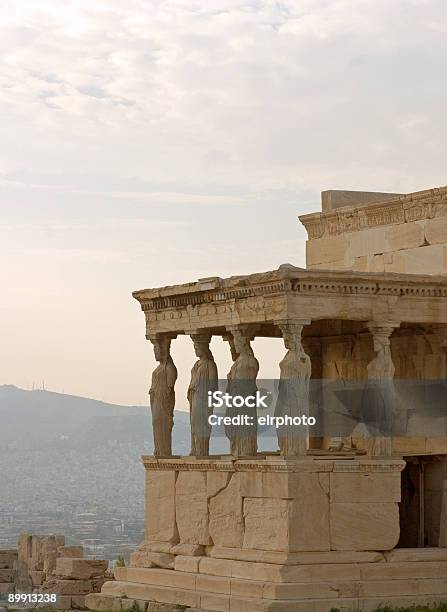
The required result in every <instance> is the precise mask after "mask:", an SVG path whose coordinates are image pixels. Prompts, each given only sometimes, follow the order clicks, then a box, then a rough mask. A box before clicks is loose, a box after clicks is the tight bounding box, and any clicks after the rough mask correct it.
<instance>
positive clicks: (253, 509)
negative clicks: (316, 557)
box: [243, 497, 292, 551]
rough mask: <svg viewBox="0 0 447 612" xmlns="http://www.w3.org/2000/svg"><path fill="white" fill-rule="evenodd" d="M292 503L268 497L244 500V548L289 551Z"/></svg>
mask: <svg viewBox="0 0 447 612" xmlns="http://www.w3.org/2000/svg"><path fill="white" fill-rule="evenodd" d="M291 503H292V502H291V501H290V500H288V499H273V498H268V497H246V498H245V499H244V524H245V533H244V542H243V547H244V548H259V549H260V550H284V551H286V550H289V547H290V540H289V524H290V515H291Z"/></svg>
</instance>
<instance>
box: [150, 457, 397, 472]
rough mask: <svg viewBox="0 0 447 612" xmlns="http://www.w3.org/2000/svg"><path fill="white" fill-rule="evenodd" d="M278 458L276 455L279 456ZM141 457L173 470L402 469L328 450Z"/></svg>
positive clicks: (391, 463)
mask: <svg viewBox="0 0 447 612" xmlns="http://www.w3.org/2000/svg"><path fill="white" fill-rule="evenodd" d="M278 459H279V458H278ZM142 461H143V464H144V467H145V468H146V470H150V471H152V470H154V471H176V472H197V471H198V472H282V473H295V472H299V473H303V472H354V473H357V472H361V473H365V472H385V473H386V472H401V471H402V470H403V468H404V467H405V461H402V459H400V458H398V457H396V458H395V459H389V460H388V459H380V458H379V459H377V460H371V459H368V460H367V461H362V460H357V459H352V458H348V457H347V458H346V459H342V460H340V459H335V458H334V459H333V458H331V457H330V455H329V454H328V455H327V456H324V457H321V458H320V459H317V458H311V457H307V459H306V458H305V459H304V460H303V459H299V460H293V459H292V460H290V459H287V460H283V461H281V460H278V461H275V460H273V461H270V460H268V459H261V458H259V459H256V458H253V459H243V460H232V459H231V458H229V459H227V458H224V457H221V458H220V457H214V458H212V457H210V458H209V459H203V460H201V459H195V460H191V459H190V458H182V457H178V458H172V459H157V458H155V457H153V456H152V455H145V456H143V457H142Z"/></svg>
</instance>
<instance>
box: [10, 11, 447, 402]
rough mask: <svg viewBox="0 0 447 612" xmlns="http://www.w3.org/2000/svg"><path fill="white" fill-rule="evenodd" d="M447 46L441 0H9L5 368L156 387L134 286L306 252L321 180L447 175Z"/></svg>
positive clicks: (135, 389) (422, 183)
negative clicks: (307, 217)
mask: <svg viewBox="0 0 447 612" xmlns="http://www.w3.org/2000/svg"><path fill="white" fill-rule="evenodd" d="M446 58H447V2H446V1H445V0H332V1H331V0H300V1H299V2H298V1H297V0H284V1H273V0H72V1H67V2H60V1H59V0H39V2H30V1H29V0H0V283H1V301H0V384H15V385H18V386H21V387H24V388H32V387H33V386H38V387H39V386H42V384H45V386H46V388H47V389H50V390H54V391H59V392H64V393H71V394H75V395H83V396H88V397H93V398H97V399H102V400H105V401H110V402H113V403H120V404H146V403H147V402H148V397H147V391H148V388H149V385H150V372H151V370H152V369H153V368H154V366H155V365H156V364H155V361H154V359H153V355H152V347H151V345H150V343H149V342H147V341H146V340H145V338H144V333H145V328H144V317H143V314H142V313H141V311H140V310H139V305H138V303H137V302H136V301H135V300H134V299H133V298H132V296H131V292H132V291H133V290H135V289H141V288H145V287H157V286H163V285H168V284H174V283H181V282H188V281H193V280H196V279H198V278H203V277H206V276H216V275H217V276H222V277H225V276H229V275H232V274H242V273H250V272H257V271H264V270H270V269H275V268H277V267H278V266H279V265H280V264H281V263H286V262H287V263H292V264H295V265H298V266H304V265H305V239H306V234H305V231H304V229H303V228H302V226H301V225H300V223H299V221H298V219H297V216H298V215H299V214H303V213H308V212H314V211H317V210H319V208H320V191H322V190H324V189H337V188H338V189H360V190H377V191H396V192H403V193H405V192H410V191H416V190H419V189H425V188H429V187H433V186H441V185H445V184H447V174H446V166H447V165H446V150H447V149H446V142H447V121H446V105H447V68H446V63H447V59H446ZM212 348H213V351H214V353H215V357H216V361H217V364H218V367H219V374H220V376H221V377H222V378H224V377H225V376H226V373H227V371H228V370H229V368H230V365H231V360H230V356H229V352H228V345H227V344H226V343H223V342H222V340H221V339H220V338H215V339H213V342H212ZM254 348H255V352H256V355H257V357H258V359H259V361H260V365H261V369H260V376H261V377H273V376H276V375H277V374H278V362H279V360H280V359H281V358H282V356H283V354H284V347H283V346H282V344H281V342H280V341H279V340H267V339H264V340H256V341H255V343H254ZM172 354H173V357H174V361H175V362H176V364H177V367H178V370H179V380H178V384H177V407H178V408H180V409H185V408H186V407H187V402H186V399H185V394H186V387H187V384H188V378H189V373H190V368H191V367H192V365H193V363H194V359H195V357H194V353H193V348H192V343H191V340H190V339H189V338H186V337H183V338H179V339H177V340H175V341H174V342H173V345H172Z"/></svg>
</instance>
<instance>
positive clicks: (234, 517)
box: [209, 474, 244, 548]
mask: <svg viewBox="0 0 447 612" xmlns="http://www.w3.org/2000/svg"><path fill="white" fill-rule="evenodd" d="M243 524H244V523H243V516H242V497H241V493H240V477H239V474H233V475H232V476H231V479H230V482H229V484H228V486H227V487H226V488H225V489H223V490H222V491H220V493H217V495H215V496H214V497H211V498H210V500H209V533H210V536H211V538H212V541H213V543H214V544H216V545H218V546H234V547H236V548H238V547H241V546H242V541H243Z"/></svg>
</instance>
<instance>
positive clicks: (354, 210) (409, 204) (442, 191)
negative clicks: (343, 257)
mask: <svg viewBox="0 0 447 612" xmlns="http://www.w3.org/2000/svg"><path fill="white" fill-rule="evenodd" d="M444 216H447V188H446V187H443V188H439V189H428V190H426V191H421V192H419V193H410V194H408V195H406V196H403V197H402V196H400V197H399V198H389V199H387V200H383V201H381V202H377V204H369V205H368V206H349V207H346V208H344V209H343V210H337V211H331V212H328V213H315V214H309V215H301V216H300V217H299V219H300V221H301V222H302V223H303V225H304V226H305V228H306V230H307V234H308V239H309V240H316V239H318V238H323V237H327V236H337V235H340V234H345V233H347V232H356V231H359V230H362V229H365V228H372V227H380V226H383V225H395V224H399V223H411V222H412V221H420V220H423V219H432V218H434V217H444Z"/></svg>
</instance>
